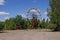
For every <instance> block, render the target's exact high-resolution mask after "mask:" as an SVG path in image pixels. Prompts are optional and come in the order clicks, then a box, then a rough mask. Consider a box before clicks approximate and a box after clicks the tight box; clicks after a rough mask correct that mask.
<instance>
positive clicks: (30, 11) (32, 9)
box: [26, 8, 42, 20]
mask: <svg viewBox="0 0 60 40" xmlns="http://www.w3.org/2000/svg"><path fill="white" fill-rule="evenodd" d="M33 12H34V14H37V16H39V19H40V20H42V17H41V14H40V10H39V9H37V8H30V9H29V10H28V11H27V14H26V16H27V18H28V15H29V14H30V13H33Z"/></svg>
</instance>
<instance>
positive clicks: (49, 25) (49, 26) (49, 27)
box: [45, 23, 56, 30]
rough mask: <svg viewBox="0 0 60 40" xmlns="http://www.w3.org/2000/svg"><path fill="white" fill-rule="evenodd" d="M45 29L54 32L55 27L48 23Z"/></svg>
mask: <svg viewBox="0 0 60 40" xmlns="http://www.w3.org/2000/svg"><path fill="white" fill-rule="evenodd" d="M45 28H46V29H52V30H54V29H55V28H56V25H55V24H51V23H49V24H47V26H46V27H45Z"/></svg>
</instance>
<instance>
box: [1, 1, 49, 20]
mask: <svg viewBox="0 0 60 40" xmlns="http://www.w3.org/2000/svg"><path fill="white" fill-rule="evenodd" d="M30 8H36V9H39V10H40V14H41V16H42V18H45V19H47V18H48V17H47V8H50V7H49V0H0V21H4V20H6V19H9V18H11V17H15V16H16V15H21V16H22V17H26V13H27V12H28V10H29V9H30Z"/></svg>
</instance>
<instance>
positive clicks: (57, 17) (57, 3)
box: [49, 0, 60, 30]
mask: <svg viewBox="0 0 60 40" xmlns="http://www.w3.org/2000/svg"><path fill="white" fill-rule="evenodd" d="M50 7H51V10H50V12H49V17H50V21H51V22H52V23H53V24H56V29H55V30H60V0H50Z"/></svg>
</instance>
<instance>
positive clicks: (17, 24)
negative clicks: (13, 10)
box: [0, 15, 55, 30]
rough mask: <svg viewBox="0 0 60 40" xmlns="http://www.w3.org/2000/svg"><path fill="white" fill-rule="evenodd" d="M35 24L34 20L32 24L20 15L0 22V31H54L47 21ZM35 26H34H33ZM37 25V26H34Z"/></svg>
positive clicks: (38, 21)
mask: <svg viewBox="0 0 60 40" xmlns="http://www.w3.org/2000/svg"><path fill="white" fill-rule="evenodd" d="M33 23H35V19H33V22H32V20H31V19H26V18H23V17H22V16H21V15H17V16H16V17H15V18H10V19H7V20H5V21H4V22H0V29H5V30H16V29H55V26H54V24H51V23H50V22H49V21H48V20H47V21H45V19H43V20H42V21H40V20H37V22H36V23H37V24H36V23H35V24H33ZM33 25H35V26H33ZM36 25H37V26H36Z"/></svg>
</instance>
